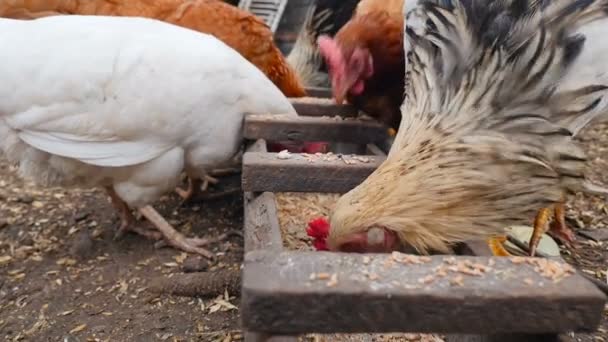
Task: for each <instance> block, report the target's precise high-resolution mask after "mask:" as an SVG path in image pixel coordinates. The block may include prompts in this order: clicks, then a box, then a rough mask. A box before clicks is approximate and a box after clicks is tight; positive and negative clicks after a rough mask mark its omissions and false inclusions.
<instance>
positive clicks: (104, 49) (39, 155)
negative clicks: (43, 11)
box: [0, 15, 296, 258]
mask: <svg viewBox="0 0 608 342" xmlns="http://www.w3.org/2000/svg"><path fill="white" fill-rule="evenodd" d="M0 30H1V31H2V35H0V45H1V46H4V47H10V48H5V49H3V52H2V63H1V64H0V78H1V79H2V82H0V148H1V150H2V151H3V152H4V153H5V155H6V157H7V159H8V160H9V161H10V162H11V163H13V164H15V165H16V166H17V167H18V170H19V173H20V175H21V176H23V177H27V178H30V179H33V180H34V181H35V182H36V183H38V184H40V185H42V186H63V187H69V186H76V187H93V186H99V187H104V188H105V189H106V190H107V192H108V194H109V195H110V197H111V198H112V203H113V204H114V206H115V208H116V209H117V210H118V211H119V214H120V217H121V224H120V227H119V230H118V232H119V235H120V234H121V233H124V232H126V231H129V230H130V231H133V232H136V233H139V234H142V235H144V236H147V237H149V238H153V239H161V238H162V237H164V238H165V239H166V242H167V243H168V244H169V245H171V246H173V247H175V248H179V249H181V250H184V251H187V252H192V253H198V254H201V255H204V256H206V257H209V258H211V257H213V254H212V253H211V252H210V251H208V250H206V249H204V248H202V246H203V245H205V244H206V243H207V240H205V239H198V238H185V237H184V236H183V235H181V234H180V233H178V232H177V231H176V230H175V229H174V228H173V227H172V226H171V225H170V224H169V223H168V222H166V221H165V220H164V219H163V218H162V216H160V215H159V214H158V213H157V212H156V211H155V210H154V209H153V208H152V207H150V206H149V204H150V203H152V202H153V201H155V200H157V199H158V198H159V197H160V196H161V195H162V194H164V193H165V192H168V191H171V190H173V189H175V187H176V185H177V183H178V181H179V178H180V173H181V172H182V171H183V170H185V171H186V173H187V174H188V176H189V177H191V178H195V179H199V178H201V177H203V176H204V175H205V170H209V169H213V168H216V167H220V166H222V164H224V163H227V162H229V161H230V159H231V158H232V157H233V156H234V155H235V154H236V153H237V152H238V148H239V146H240V145H241V140H242V122H243V118H244V116H245V115H246V114H248V113H257V114H289V115H296V113H295V110H294V109H293V107H292V106H291V104H290V103H289V101H288V100H287V98H286V97H285V96H284V95H283V94H282V93H281V92H280V91H279V89H277V87H276V86H275V85H274V84H273V83H272V82H271V81H270V80H268V79H267V78H266V76H264V74H263V73H262V72H261V71H260V70H259V69H258V68H256V67H255V66H253V65H252V64H251V63H250V62H248V61H247V60H245V58H243V57H242V56H241V55H240V54H239V53H237V52H236V51H234V50H233V49H231V48H230V47H228V46H227V45H225V44H224V43H222V42H221V41H219V40H218V39H216V38H214V37H213V36H211V35H207V34H202V33H199V32H196V31H192V30H188V29H185V28H181V27H178V26H174V25H171V24H167V23H164V22H161V21H157V20H152V19H144V18H135V17H104V16H76V15H71V16H53V17H46V18H41V19H36V20H32V21H19V20H11V19H1V20H0ZM130 208H133V209H138V210H139V211H140V212H141V214H142V215H143V216H145V217H146V218H147V219H148V220H149V221H150V222H152V223H153V224H154V226H155V227H156V228H157V229H158V230H159V232H160V233H159V232H158V231H150V230H146V229H142V228H141V227H137V226H136V224H135V223H136V222H135V220H134V218H133V216H132V214H131V211H130Z"/></svg>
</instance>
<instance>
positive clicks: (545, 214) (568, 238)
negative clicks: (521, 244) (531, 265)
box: [529, 197, 575, 256]
mask: <svg viewBox="0 0 608 342" xmlns="http://www.w3.org/2000/svg"><path fill="white" fill-rule="evenodd" d="M565 200H566V198H565V197H562V200H561V201H560V202H558V203H555V205H554V207H553V222H551V224H549V218H550V216H551V208H543V209H541V210H540V211H539V212H538V214H537V215H536V219H535V220H534V231H533V232H532V237H531V238H530V245H529V247H530V256H534V255H535V254H536V248H537V247H538V243H539V242H540V239H541V237H542V235H543V234H544V233H546V232H549V234H550V235H552V236H553V237H555V238H557V239H559V240H561V241H562V242H564V243H570V242H573V241H574V240H575V237H574V232H572V230H571V229H570V228H568V226H567V225H566V210H565Z"/></svg>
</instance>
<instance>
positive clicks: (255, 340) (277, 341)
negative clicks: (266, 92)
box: [244, 331, 298, 342]
mask: <svg viewBox="0 0 608 342" xmlns="http://www.w3.org/2000/svg"><path fill="white" fill-rule="evenodd" d="M244 338H245V342H297V341H298V337H297V336H280V335H270V334H262V333H256V332H251V331H246V332H245V336H244Z"/></svg>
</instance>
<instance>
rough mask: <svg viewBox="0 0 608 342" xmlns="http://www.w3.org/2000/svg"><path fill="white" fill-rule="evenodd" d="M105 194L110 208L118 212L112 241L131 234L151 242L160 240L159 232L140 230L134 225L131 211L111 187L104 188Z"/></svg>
mask: <svg viewBox="0 0 608 342" xmlns="http://www.w3.org/2000/svg"><path fill="white" fill-rule="evenodd" d="M106 192H107V194H108V195H109V196H110V199H111V202H112V206H113V207H114V208H115V209H116V210H117V211H118V214H119V216H120V225H119V226H118V229H117V230H116V233H115V234H114V240H118V239H120V238H122V237H123V236H124V235H125V233H127V232H133V233H136V234H139V235H142V236H145V237H146V238H148V239H151V240H160V239H162V238H163V237H162V235H161V234H160V232H155V231H153V230H149V229H145V228H141V227H139V226H137V225H136V224H135V222H136V220H135V217H134V216H133V214H132V213H131V209H130V208H129V206H128V205H127V203H125V202H124V201H123V200H122V199H121V198H120V197H118V194H117V193H116V191H114V188H112V187H111V186H108V187H106Z"/></svg>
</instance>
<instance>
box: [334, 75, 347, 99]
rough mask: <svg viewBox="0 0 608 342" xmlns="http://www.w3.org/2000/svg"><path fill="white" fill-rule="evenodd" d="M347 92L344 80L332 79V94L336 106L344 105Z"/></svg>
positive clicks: (340, 78)
mask: <svg viewBox="0 0 608 342" xmlns="http://www.w3.org/2000/svg"><path fill="white" fill-rule="evenodd" d="M347 91H348V88H347V87H345V82H344V78H343V77H340V76H336V77H334V79H333V80H332V93H333V96H334V100H335V101H336V103H337V104H339V105H341V104H343V103H344V99H345V98H346V92H347Z"/></svg>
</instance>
